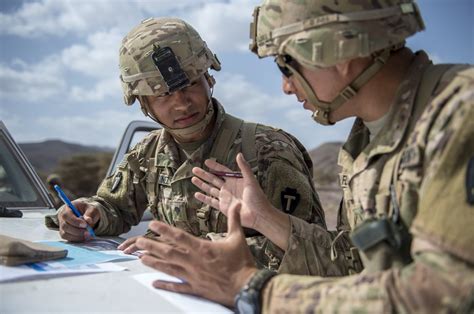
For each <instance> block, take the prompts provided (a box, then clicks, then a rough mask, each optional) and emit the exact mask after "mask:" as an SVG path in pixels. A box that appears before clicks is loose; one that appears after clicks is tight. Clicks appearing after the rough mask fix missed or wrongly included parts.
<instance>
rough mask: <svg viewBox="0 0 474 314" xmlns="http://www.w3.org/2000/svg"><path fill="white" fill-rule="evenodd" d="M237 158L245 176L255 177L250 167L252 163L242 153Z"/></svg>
mask: <svg viewBox="0 0 474 314" xmlns="http://www.w3.org/2000/svg"><path fill="white" fill-rule="evenodd" d="M235 160H236V161H237V165H238V166H239V168H240V171H241V172H242V175H243V176H244V177H245V178H254V176H253V172H252V169H251V168H250V165H249V164H248V162H247V161H246V160H245V158H244V155H243V154H242V153H238V154H237V157H236V158H235Z"/></svg>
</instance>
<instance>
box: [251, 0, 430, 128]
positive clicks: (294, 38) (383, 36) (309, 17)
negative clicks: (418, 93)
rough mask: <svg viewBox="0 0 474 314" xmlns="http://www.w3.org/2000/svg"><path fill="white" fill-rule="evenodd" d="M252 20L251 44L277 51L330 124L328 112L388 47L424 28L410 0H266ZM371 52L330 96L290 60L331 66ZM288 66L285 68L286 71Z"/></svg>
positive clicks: (318, 115)
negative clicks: (323, 96) (316, 90)
mask: <svg viewBox="0 0 474 314" xmlns="http://www.w3.org/2000/svg"><path fill="white" fill-rule="evenodd" d="M253 17H254V20H253V23H252V24H251V26H250V37H251V43H250V50H251V51H252V52H254V53H256V54H257V55H258V56H259V57H260V58H263V57H267V56H276V59H275V61H276V62H277V64H278V65H279V67H280V68H281V69H282V70H283V72H284V73H291V74H293V75H295V78H296V79H297V80H298V81H299V82H300V83H301V85H302V87H303V89H304V90H305V93H306V95H307V97H308V100H309V102H310V103H312V104H313V105H314V107H315V112H314V114H313V119H314V120H315V121H316V122H319V123H321V124H325V125H326V124H331V123H330V122H329V113H330V112H331V111H334V110H335V109H337V108H338V107H339V106H341V105H342V104H343V103H345V102H346V101H347V100H349V99H350V98H352V97H353V96H354V95H356V94H357V92H358V90H359V89H360V88H361V87H362V86H363V85H364V84H365V83H367V82H368V81H369V80H370V78H372V77H373V76H374V75H375V74H376V73H377V72H378V71H379V70H380V69H381V68H382V66H383V64H385V62H386V61H387V60H388V58H389V57H390V53H391V51H394V50H397V49H399V48H401V47H403V46H404V44H405V39H406V38H407V37H409V36H411V35H413V34H415V33H416V32H418V31H421V30H423V29H424V23H423V20H422V17H421V15H420V12H419V9H418V6H417V5H416V3H414V1H412V0H395V1H393V0H379V1H356V0H339V1H334V0H303V1H301V0H265V1H264V3H263V4H262V5H261V6H259V7H256V8H255V10H254V13H253ZM368 56H372V57H373V62H372V64H371V65H369V66H368V67H367V68H366V69H365V70H364V71H362V73H361V74H360V75H359V76H358V77H356V78H355V79H354V80H353V81H352V82H351V83H350V84H349V85H348V86H346V87H345V88H344V89H343V90H342V91H341V92H340V93H339V95H338V96H336V98H334V99H333V100H332V101H331V102H324V101H321V100H319V99H318V98H317V96H316V94H315V93H314V91H313V89H312V88H311V86H310V85H309V83H308V82H307V81H306V79H305V78H304V77H303V76H302V75H301V74H300V73H299V72H298V71H296V70H295V68H294V66H292V65H291V60H296V61H297V62H298V63H299V64H301V65H303V66H306V67H309V68H311V67H313V68H314V67H330V66H334V65H336V64H338V63H341V62H343V61H346V60H350V59H354V58H359V57H368ZM285 70H286V72H285Z"/></svg>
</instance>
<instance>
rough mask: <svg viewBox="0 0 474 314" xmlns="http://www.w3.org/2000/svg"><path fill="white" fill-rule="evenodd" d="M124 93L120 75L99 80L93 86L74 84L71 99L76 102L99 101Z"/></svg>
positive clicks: (114, 97) (115, 97)
mask: <svg viewBox="0 0 474 314" xmlns="http://www.w3.org/2000/svg"><path fill="white" fill-rule="evenodd" d="M121 94H122V89H121V87H120V83H119V80H118V76H114V77H111V78H109V79H103V80H100V81H97V82H96V83H95V84H94V86H93V87H90V88H87V87H83V86H78V85H75V86H72V87H71V90H70V94H69V99H70V100H72V101H75V102H84V101H85V102H97V101H102V100H104V99H106V98H108V97H111V98H113V99H114V100H115V99H117V98H119V97H118V96H119V95H121Z"/></svg>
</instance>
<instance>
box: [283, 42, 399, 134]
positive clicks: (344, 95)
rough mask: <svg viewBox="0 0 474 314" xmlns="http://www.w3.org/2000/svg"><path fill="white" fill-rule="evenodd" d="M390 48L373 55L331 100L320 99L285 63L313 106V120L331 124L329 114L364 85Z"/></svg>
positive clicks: (385, 60)
mask: <svg viewBox="0 0 474 314" xmlns="http://www.w3.org/2000/svg"><path fill="white" fill-rule="evenodd" d="M390 52H391V49H385V50H383V51H382V52H381V53H380V54H378V55H376V56H375V57H374V61H373V62H372V64H371V65H370V66H369V67H367V68H366V69H365V70H364V71H362V73H360V74H359V76H357V77H356V78H355V79H354V80H353V81H352V82H351V83H350V84H349V85H347V86H346V87H345V88H344V89H343V90H342V91H341V92H340V93H339V94H338V95H337V96H336V97H335V98H334V99H333V100H332V101H331V102H325V101H322V100H320V99H319V98H318V97H317V96H316V93H315V92H314V90H313V88H311V85H310V84H309V83H308V81H307V80H306V79H305V78H304V77H303V76H302V75H301V74H300V73H299V72H298V71H297V70H296V69H295V68H294V67H292V66H291V65H290V64H288V63H285V66H287V67H288V68H289V69H290V70H291V71H292V73H293V75H295V77H296V79H297V80H298V82H299V83H300V84H301V86H302V87H303V90H304V92H305V94H306V96H307V97H308V99H307V100H308V101H309V102H310V103H311V104H312V105H313V106H314V108H315V111H314V113H313V115H312V118H313V120H314V121H316V122H318V123H320V124H322V125H332V124H334V123H333V122H330V121H329V114H330V113H331V111H334V110H336V109H337V108H339V107H340V106H342V105H343V104H344V103H345V102H346V101H348V100H349V99H351V98H352V97H354V96H355V95H357V93H358V92H359V90H360V89H361V88H362V86H364V85H365V84H366V83H367V82H368V81H369V80H370V79H371V78H372V77H373V76H374V75H375V74H376V73H377V72H378V71H379V70H380V69H381V68H382V67H383V65H384V64H385V63H386V62H387V60H388V58H389V57H390Z"/></svg>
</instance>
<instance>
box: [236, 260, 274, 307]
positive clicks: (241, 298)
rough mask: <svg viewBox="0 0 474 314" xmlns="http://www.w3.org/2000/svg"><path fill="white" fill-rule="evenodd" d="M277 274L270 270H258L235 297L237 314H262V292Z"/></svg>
mask: <svg viewBox="0 0 474 314" xmlns="http://www.w3.org/2000/svg"><path fill="white" fill-rule="evenodd" d="M276 274H277V273H276V272H274V271H272V270H269V269H261V270H258V271H257V272H256V273H255V274H254V275H253V276H252V278H250V280H249V282H248V283H247V284H246V285H245V286H244V287H243V288H242V289H241V290H240V292H239V294H238V295H237V296H236V297H235V312H236V313H239V314H257V313H261V311H262V304H261V291H262V289H263V288H264V286H265V284H266V283H267V282H268V281H269V280H270V279H271V278H272V277H273V276H275V275H276Z"/></svg>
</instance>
